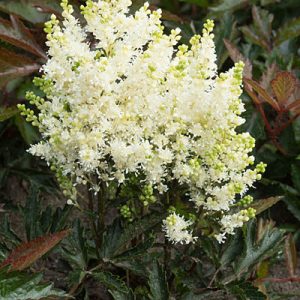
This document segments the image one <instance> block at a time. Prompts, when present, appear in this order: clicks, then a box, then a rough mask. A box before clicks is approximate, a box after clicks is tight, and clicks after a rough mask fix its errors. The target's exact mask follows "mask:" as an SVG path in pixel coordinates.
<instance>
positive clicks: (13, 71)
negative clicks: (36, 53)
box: [0, 48, 40, 88]
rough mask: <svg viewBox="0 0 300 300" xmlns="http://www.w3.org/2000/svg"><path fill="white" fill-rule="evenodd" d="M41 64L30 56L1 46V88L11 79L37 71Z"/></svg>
mask: <svg viewBox="0 0 300 300" xmlns="http://www.w3.org/2000/svg"><path fill="white" fill-rule="evenodd" d="M39 68H40V65H39V64H37V63H36V62H34V61H33V60H31V59H30V58H28V57H26V56H24V55H21V54H16V53H15V52H12V51H10V50H7V49H5V48H0V88H1V87H3V86H4V85H5V84H6V83H8V82H9V81H10V80H12V79H15V78H18V77H22V76H26V75H29V74H31V73H33V72H36V71H37V70H38V69H39Z"/></svg>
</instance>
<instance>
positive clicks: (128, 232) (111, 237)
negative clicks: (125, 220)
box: [101, 213, 164, 258]
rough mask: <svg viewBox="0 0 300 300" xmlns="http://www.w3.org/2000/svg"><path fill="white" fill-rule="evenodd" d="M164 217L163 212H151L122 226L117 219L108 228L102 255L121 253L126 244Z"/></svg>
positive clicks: (108, 255) (108, 256)
mask: <svg viewBox="0 0 300 300" xmlns="http://www.w3.org/2000/svg"><path fill="white" fill-rule="evenodd" d="M163 218H164V215H163V214H156V213H153V214H149V215H147V216H145V217H143V218H142V219H140V220H137V221H135V222H133V223H131V224H128V225H127V226H126V227H125V228H123V229H122V228H121V225H120V222H119V220H116V221H115V222H114V223H113V224H112V225H111V226H110V227H109V228H108V230H107V232H106V234H105V236H104V243H103V247H102V249H101V255H102V257H106V258H111V257H114V256H117V255H119V254H120V253H121V252H122V249H124V246H125V245H126V244H127V243H128V242H129V241H131V240H132V239H134V238H135V237H137V236H139V235H141V234H143V233H146V232H147V231H149V230H150V229H152V228H153V227H155V226H156V225H158V224H159V223H160V222H161V221H162V219H163Z"/></svg>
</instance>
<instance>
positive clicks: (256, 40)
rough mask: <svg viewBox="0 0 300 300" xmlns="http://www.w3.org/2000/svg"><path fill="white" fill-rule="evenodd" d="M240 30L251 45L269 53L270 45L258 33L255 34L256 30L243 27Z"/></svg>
mask: <svg viewBox="0 0 300 300" xmlns="http://www.w3.org/2000/svg"><path fill="white" fill-rule="evenodd" d="M240 29H241V31H242V33H243V34H244V35H245V37H246V38H247V39H248V40H249V42H250V43H253V44H256V45H258V46H260V47H262V48H264V49H265V50H267V51H269V47H270V46H269V45H268V43H267V41H265V40H264V39H262V38H261V37H260V36H259V35H258V34H257V33H256V32H254V30H253V29H252V28H251V27H249V26H242V27H241V28H240Z"/></svg>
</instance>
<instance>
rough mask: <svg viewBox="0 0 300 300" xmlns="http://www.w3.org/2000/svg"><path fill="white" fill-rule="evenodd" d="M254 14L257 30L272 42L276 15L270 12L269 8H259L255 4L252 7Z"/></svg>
mask: <svg viewBox="0 0 300 300" xmlns="http://www.w3.org/2000/svg"><path fill="white" fill-rule="evenodd" d="M252 16H253V23H254V27H255V29H256V32H257V33H258V35H259V36H260V38H261V39H264V40H265V41H266V43H267V44H270V41H271V37H272V22H273V17H274V16H273V15H272V14H269V12H268V11H267V10H264V9H261V8H258V7H257V6H255V5H254V6H253V7H252Z"/></svg>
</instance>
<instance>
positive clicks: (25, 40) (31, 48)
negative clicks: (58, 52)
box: [0, 15, 47, 59]
mask: <svg viewBox="0 0 300 300" xmlns="http://www.w3.org/2000/svg"><path fill="white" fill-rule="evenodd" d="M10 19H11V22H9V21H8V20H5V19H2V18H0V39H2V40H4V41H6V42H8V43H10V44H12V45H14V46H16V47H20V48H22V49H24V50H26V51H28V52H31V53H33V54H35V55H37V56H39V57H41V58H43V59H47V56H46V54H45V52H44V51H43V50H42V48H41V47H40V46H39V44H38V43H37V42H36V40H35V39H34V37H33V35H32V34H31V32H30V30H29V29H28V28H26V27H25V26H24V24H23V23H22V22H21V21H20V20H19V18H18V17H17V16H14V15H10Z"/></svg>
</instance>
